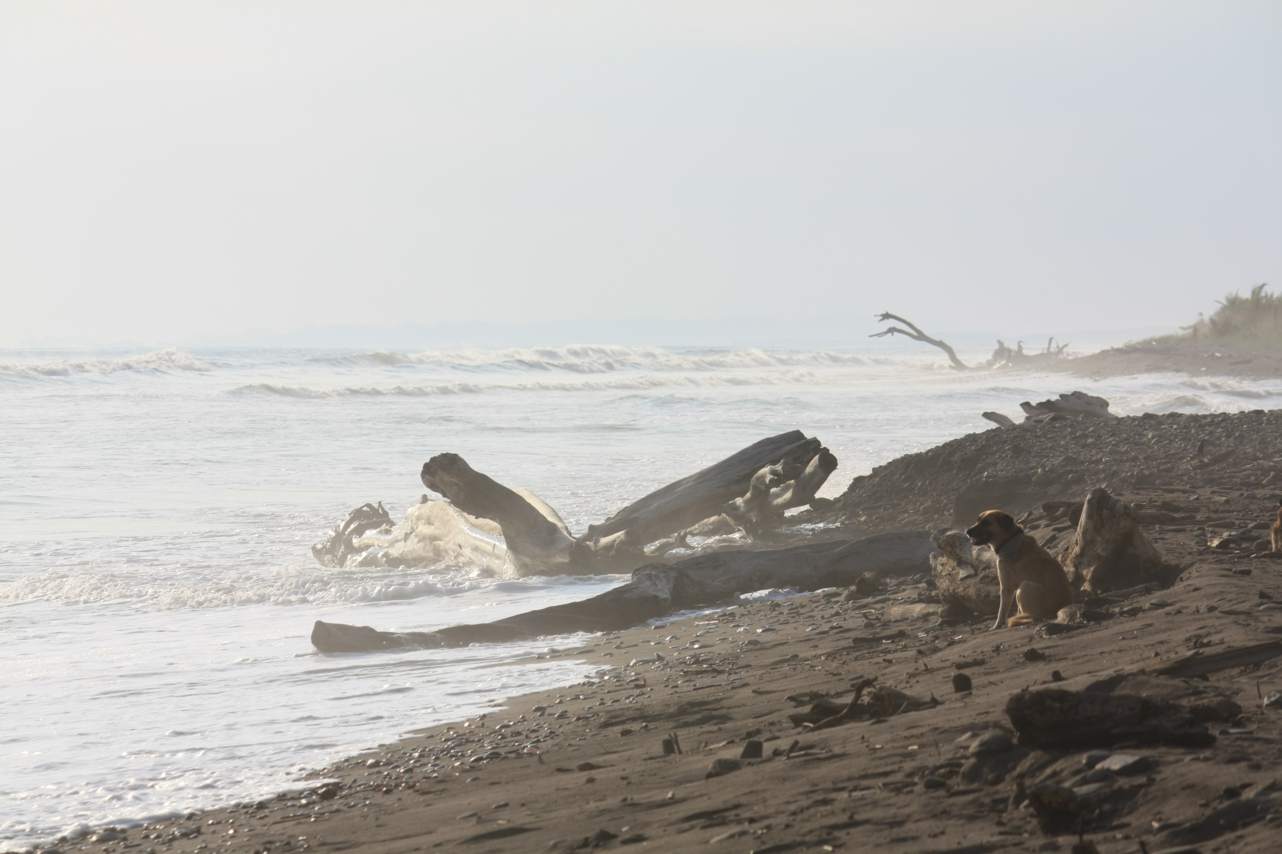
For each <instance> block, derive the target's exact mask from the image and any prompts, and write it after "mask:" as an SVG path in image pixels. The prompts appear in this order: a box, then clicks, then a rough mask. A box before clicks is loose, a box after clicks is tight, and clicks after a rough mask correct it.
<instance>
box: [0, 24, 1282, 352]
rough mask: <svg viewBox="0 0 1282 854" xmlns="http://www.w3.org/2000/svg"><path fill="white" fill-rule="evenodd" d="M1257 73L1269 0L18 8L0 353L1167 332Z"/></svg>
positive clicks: (1254, 274) (1232, 265)
mask: <svg viewBox="0 0 1282 854" xmlns="http://www.w3.org/2000/svg"><path fill="white" fill-rule="evenodd" d="M1280 80H1282V5H1279V4H1277V3H1276V2H1272V0H1262V2H1225V3H1205V2H1174V1H1173V0H1172V2H1133V3H1127V4H1118V3H1111V2H1059V3H1027V2H968V3H960V2H935V3H925V2H915V3H910V2H885V3H869V2H854V3H789V4H781V3H773V2H752V3H750V2H743V0H735V2H702V3H618V2H591V3H587V2H568V3H557V4H550V3H537V4H532V3H496V2H491V3H462V2H457V3H393V2H381V3H331V2H294V3H290V2H278V3H225V2H224V3H213V2H204V3H201V2H182V3H172V2H128V3H111V4H106V3H68V2H39V0H14V2H7V3H5V4H3V5H2V6H0V104H3V110H0V187H2V188H3V190H2V191H0V281H3V283H4V293H5V310H4V311H3V312H2V313H0V347H20V346H46V345H48V346H53V345H58V346H66V345H73V346H95V345H111V344H135V343H137V344H148V345H151V344H156V345H166V346H168V345H174V346H188V345H190V346H199V345H212V344H257V343H265V344H271V343H313V344H326V343H333V344H345V343H361V344H362V345H378V344H379V342H380V341H381V340H383V338H384V337H386V338H387V339H388V340H390V339H391V338H393V337H395V338H398V339H399V340H400V341H404V340H405V339H406V338H412V339H414V341H415V342H417V343H419V344H421V345H422V346H431V345H432V344H433V342H434V341H435V340H438V339H439V340H444V339H446V338H449V339H451V340H453V339H456V338H457V339H466V338H469V337H475V338H477V339H478V340H481V339H484V340H486V341H487V342H488V341H491V340H497V341H500V342H502V341H504V340H506V339H507V338H511V339H512V340H516V339H538V340H550V341H560V342H563V341H569V340H576V341H623V340H629V339H641V340H653V341H654V342H656V343H665V342H666V341H667V340H669V339H672V340H675V339H684V340H694V341H700V340H706V341H708V342H712V343H715V342H720V341H731V340H733V341H736V342H743V341H746V342H747V343H753V342H755V341H757V340H758V339H760V340H761V342H762V343H769V342H771V341H785V342H804V341H807V340H811V339H813V340H816V341H822V342H825V343H830V342H834V341H838V342H839V341H841V340H842V339H843V338H845V337H849V338H850V339H851V340H856V339H859V340H862V339H863V337H864V336H865V335H866V333H867V332H869V331H871V330H872V329H874V328H875V325H874V324H873V321H872V318H871V314H872V313H873V312H875V311H879V310H883V309H891V310H896V311H899V312H901V313H904V314H910V315H912V316H913V317H914V319H917V320H919V321H920V322H921V323H922V324H927V325H930V326H932V327H933V328H937V329H940V330H943V331H963V332H965V331H976V332H978V331H983V332H985V333H987V332H989V331H992V332H994V333H1005V334H1008V335H1010V336H1011V337H1015V336H1018V335H1021V334H1024V333H1025V331H1037V332H1046V331H1049V332H1054V331H1056V330H1064V331H1069V332H1071V331H1074V330H1132V329H1146V328H1156V327H1173V326H1174V325H1176V324H1181V323H1186V322H1188V321H1190V320H1192V319H1194V318H1195V317H1196V315H1197V312H1199V311H1203V310H1206V309H1209V308H1211V307H1213V305H1214V300H1215V298H1217V297H1220V296H1222V295H1223V294H1224V293H1225V292H1226V291H1229V290H1232V289H1240V288H1247V287H1249V286H1251V285H1253V284H1255V283H1257V282H1260V281H1272V282H1274V283H1277V281H1278V279H1279V278H1280V277H1279V272H1280V271H1282V239H1279V236H1280V235H1282V201H1280V200H1282V166H1280V165H1279V158H1278V156H1277V152H1278V141H1279V138H1282V134H1280V133H1279V132H1280V131H1282V98H1280V97H1278V89H1279V81H1280Z"/></svg>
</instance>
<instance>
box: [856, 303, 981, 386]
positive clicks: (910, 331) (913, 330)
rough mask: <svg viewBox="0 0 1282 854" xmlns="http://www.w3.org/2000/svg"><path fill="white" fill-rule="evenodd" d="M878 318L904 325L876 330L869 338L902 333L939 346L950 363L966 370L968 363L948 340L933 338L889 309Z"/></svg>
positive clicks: (915, 339)
mask: <svg viewBox="0 0 1282 854" xmlns="http://www.w3.org/2000/svg"><path fill="white" fill-rule="evenodd" d="M877 320H878V321H880V322H882V323H902V324H903V326H888V327H887V328H885V329H883V330H881V331H880V332H874V333H873V334H871V335H869V336H868V337H869V338H885V337H886V336H888V335H902V336H904V337H905V338H911V339H912V340H914V341H920V342H921V343H923V344H929V345H930V346H932V347H938V348H939V349H940V350H943V351H944V355H945V356H947V357H948V362H949V364H951V365H952V366H953V367H954V368H957V369H958V370H963V371H964V370H966V367H967V366H966V363H965V362H963V361H962V360H961V359H959V358H957V351H956V350H954V349H953V348H952V345H950V344H948V343H947V342H946V341H941V340H939V339H938V338H932V337H931V336H929V335H927V334H926V333H925V332H922V331H921V328H920V327H918V326H917V324H915V323H913V322H912V321H911V320H907V319H906V318H903V317H900V316H899V315H897V314H891V313H890V312H888V311H883V312H882V313H881V314H879V315H877ZM905 327H906V328H905Z"/></svg>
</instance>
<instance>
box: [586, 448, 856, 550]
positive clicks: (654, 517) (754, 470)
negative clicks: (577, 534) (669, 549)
mask: <svg viewBox="0 0 1282 854" xmlns="http://www.w3.org/2000/svg"><path fill="white" fill-rule="evenodd" d="M821 450H822V446H821V444H820V442H819V440H818V439H813V438H809V439H808V438H806V435H805V434H804V433H802V432H801V431H800V430H792V431H790V432H787V433H781V434H779V435H778V436H771V437H769V438H767V439H762V440H761V441H759V442H754V443H753V444H751V445H749V446H748V447H746V448H744V449H743V450H741V451H739V452H738V453H736V454H733V455H731V456H729V457H726V458H725V459H724V460H722V461H721V462H719V463H714V464H713V465H710V466H708V467H707V468H705V469H702V470H701V471H697V472H695V473H694V474H692V475H689V476H688V477H683V478H682V479H681V480H678V481H675V482H674V483H670V484H668V485H667V486H665V487H662V488H661V489H656V490H655V491H654V492H651V493H650V494H649V495H646V496H645V497H643V498H639V499H637V500H636V501H634V502H632V503H631V504H629V505H628V506H627V507H624V508H623V509H622V510H620V511H618V512H617V513H615V514H614V515H613V516H611V517H610V518H609V519H606V520H605V521H604V522H602V523H600V524H599V525H590V526H588V531H587V534H586V535H585V537H584V539H587V540H596V539H605V538H607V537H610V536H613V535H615V534H618V533H621V532H623V531H627V532H628V536H629V538H630V539H632V540H633V541H634V542H638V543H649V542H653V541H655V540H658V539H660V538H662V537H666V536H668V535H669V534H675V533H676V532H678V531H681V530H683V529H685V528H689V527H690V526H691V525H694V524H695V523H697V522H702V521H703V520H704V519H708V518H711V517H713V516H716V515H718V514H719V513H721V512H723V510H724V509H725V505H726V504H727V503H729V502H732V501H734V500H735V499H737V498H740V497H742V496H745V495H746V494H748V493H749V488H750V486H751V485H752V483H753V479H754V477H755V476H757V475H758V474H762V470H763V469H769V468H770V467H772V466H778V467H779V468H778V470H776V471H773V472H770V473H767V474H764V475H763V477H762V479H761V481H760V486H759V487H758V489H760V488H761V486H767V484H768V488H771V489H773V488H774V487H775V486H778V485H780V484H782V483H784V482H785V481H786V480H793V479H794V478H796V477H797V476H798V475H800V474H801V473H802V472H804V471H805V468H806V466H807V465H808V464H809V463H810V461H811V460H812V459H814V458H815V457H816V456H817V455H818V454H819V452H820V451H821ZM829 457H831V458H832V460H833V468H836V458H835V457H832V455H831V454H829ZM829 471H831V469H829ZM825 477H826V475H825ZM820 485H822V481H820ZM817 488H818V487H816V489H817ZM812 497H813V496H812ZM798 506H799V505H798Z"/></svg>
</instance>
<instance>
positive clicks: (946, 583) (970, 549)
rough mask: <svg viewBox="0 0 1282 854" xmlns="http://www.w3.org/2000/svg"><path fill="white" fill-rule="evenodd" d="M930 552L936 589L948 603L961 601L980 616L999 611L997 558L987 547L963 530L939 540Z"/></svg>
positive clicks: (950, 532)
mask: <svg viewBox="0 0 1282 854" xmlns="http://www.w3.org/2000/svg"><path fill="white" fill-rule="evenodd" d="M935 546H936V549H937V550H936V551H934V552H932V553H931V555H930V569H931V574H932V575H933V577H934V579H935V588H936V589H937V590H938V591H939V596H940V598H941V599H943V600H944V601H945V602H958V603H960V604H962V605H965V606H966V607H967V608H969V609H970V610H972V611H974V612H975V613H976V614H979V615H980V616H991V615H993V614H996V613H997V605H998V583H997V558H996V557H995V556H994V555H993V550H992V549H990V548H988V547H987V546H974V545H971V542H970V540H969V539H968V538H967V537H966V535H965V534H963V533H962V532H961V531H949V532H947V533H945V534H942V535H940V536H939V537H938V538H937V539H936V540H935Z"/></svg>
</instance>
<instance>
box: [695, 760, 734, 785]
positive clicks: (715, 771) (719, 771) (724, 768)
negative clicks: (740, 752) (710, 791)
mask: <svg viewBox="0 0 1282 854" xmlns="http://www.w3.org/2000/svg"><path fill="white" fill-rule="evenodd" d="M742 767H743V763H742V762H740V761H739V760H738V759H714V760H712V764H711V765H709V766H708V773H707V774H705V775H704V779H705V780H708V779H711V778H713V777H721V776H724V775H726V774H733V773H734V772H735V771H738V770H739V769H740V768H742Z"/></svg>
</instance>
